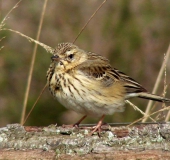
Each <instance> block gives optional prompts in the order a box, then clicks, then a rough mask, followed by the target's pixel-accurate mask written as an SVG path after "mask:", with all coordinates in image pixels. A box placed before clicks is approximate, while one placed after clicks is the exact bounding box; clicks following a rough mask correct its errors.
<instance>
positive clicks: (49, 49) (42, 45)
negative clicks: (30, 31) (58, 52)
mask: <svg viewBox="0 0 170 160" xmlns="http://www.w3.org/2000/svg"><path fill="white" fill-rule="evenodd" d="M2 30H7V31H11V32H14V33H17V34H19V35H20V36H22V37H24V38H26V39H27V40H28V41H30V42H34V43H36V44H38V45H40V46H41V47H43V48H44V49H45V50H46V51H47V52H49V53H51V54H53V53H54V51H55V49H54V48H52V47H50V46H47V45H46V44H44V43H41V42H39V41H37V40H35V39H33V38H31V37H29V36H26V35H25V34H23V33H21V32H19V31H15V30H12V29H8V28H3V29H2Z"/></svg>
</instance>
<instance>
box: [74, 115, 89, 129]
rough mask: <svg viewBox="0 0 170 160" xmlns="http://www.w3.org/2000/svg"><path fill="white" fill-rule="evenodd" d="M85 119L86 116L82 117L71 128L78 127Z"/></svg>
mask: <svg viewBox="0 0 170 160" xmlns="http://www.w3.org/2000/svg"><path fill="white" fill-rule="evenodd" d="M86 117H87V115H85V116H83V117H82V118H81V119H80V120H79V121H78V122H76V123H75V124H73V127H77V128H78V127H79V124H80V123H81V122H82V121H83V120H84V119H85V118H86Z"/></svg>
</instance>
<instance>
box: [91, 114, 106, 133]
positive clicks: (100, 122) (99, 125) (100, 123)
mask: <svg viewBox="0 0 170 160" xmlns="http://www.w3.org/2000/svg"><path fill="white" fill-rule="evenodd" d="M104 117H105V115H103V116H102V117H101V118H100V120H99V122H98V123H97V125H96V126H95V128H94V130H93V131H92V132H91V133H90V134H89V136H92V134H93V133H94V132H96V131H98V132H99V134H100V132H101V126H102V124H103V119H104Z"/></svg>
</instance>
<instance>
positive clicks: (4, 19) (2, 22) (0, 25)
mask: <svg viewBox="0 0 170 160" xmlns="http://www.w3.org/2000/svg"><path fill="white" fill-rule="evenodd" d="M21 1H22V0H20V1H18V2H17V3H16V4H15V5H14V6H13V7H12V8H11V10H10V11H9V12H8V13H7V14H6V16H5V17H4V18H3V20H2V21H1V23H0V30H1V29H2V28H3V27H4V26H5V21H6V20H7V19H8V18H9V17H8V16H9V14H10V13H11V12H12V11H13V10H14V9H15V8H17V7H18V4H19V3H20V2H21Z"/></svg>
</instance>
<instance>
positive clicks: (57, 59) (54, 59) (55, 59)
mask: <svg viewBox="0 0 170 160" xmlns="http://www.w3.org/2000/svg"><path fill="white" fill-rule="evenodd" d="M51 60H52V61H57V62H58V61H60V57H59V56H57V55H54V56H52V57H51Z"/></svg>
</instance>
